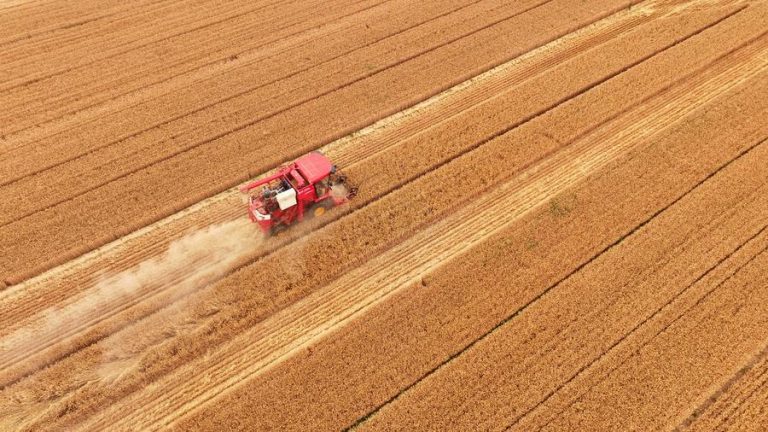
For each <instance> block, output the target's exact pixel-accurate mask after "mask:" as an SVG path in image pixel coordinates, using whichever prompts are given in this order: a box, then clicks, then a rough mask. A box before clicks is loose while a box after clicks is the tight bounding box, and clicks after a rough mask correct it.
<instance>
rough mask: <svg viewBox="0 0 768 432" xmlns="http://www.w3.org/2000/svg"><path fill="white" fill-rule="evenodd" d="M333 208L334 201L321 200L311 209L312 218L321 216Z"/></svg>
mask: <svg viewBox="0 0 768 432" xmlns="http://www.w3.org/2000/svg"><path fill="white" fill-rule="evenodd" d="M331 208H333V202H331V201H330V200H325V201H321V202H319V203H317V204H315V205H314V207H312V208H311V209H310V210H309V215H310V218H316V217H320V216H322V215H324V214H325V212H326V211H328V210H330V209H331Z"/></svg>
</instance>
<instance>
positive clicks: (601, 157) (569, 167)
mask: <svg viewBox="0 0 768 432" xmlns="http://www.w3.org/2000/svg"><path fill="white" fill-rule="evenodd" d="M765 67H766V65H765V64H764V63H760V64H758V65H755V64H749V62H746V64H742V65H739V66H737V67H733V68H731V69H729V70H727V71H726V72H722V71H720V73H719V74H718V75H716V76H715V77H714V78H709V79H708V80H706V81H705V80H703V79H698V80H696V81H697V82H696V84H697V85H690V86H681V87H680V88H678V89H677V91H672V92H670V93H671V94H670V95H668V97H661V98H659V99H660V100H658V101H655V103H653V104H649V105H647V106H642V107H640V109H638V110H635V111H633V112H631V113H630V114H628V115H626V116H625V117H623V118H622V120H623V121H616V122H614V123H613V124H612V125H610V126H609V127H606V128H604V129H602V130H601V131H600V132H599V133H595V134H594V135H591V136H589V137H587V138H585V139H583V140H581V141H580V142H579V143H576V144H573V145H572V147H567V148H566V149H565V150H562V151H561V153H557V154H556V155H554V156H552V157H550V158H548V159H545V160H544V161H543V162H541V164H540V165H537V166H536V167H534V168H532V169H531V170H530V171H527V172H525V173H524V174H522V175H521V176H520V178H519V179H518V180H517V181H512V182H509V183H507V184H505V185H502V186H500V187H499V188H498V189H491V190H492V191H491V192H489V193H488V195H485V196H483V197H481V198H479V199H478V200H477V201H476V202H475V203H473V204H472V205H471V206H467V208H464V209H462V210H460V211H458V212H457V213H455V214H453V215H451V216H449V217H447V218H446V219H444V220H443V221H441V222H440V223H438V224H436V225H434V226H433V227H430V228H427V229H426V230H424V231H422V232H419V233H418V234H417V235H416V236H414V237H413V238H412V239H410V240H408V241H406V242H404V243H401V244H400V245H398V246H396V247H395V248H393V249H392V250H390V251H388V252H386V253H385V254H384V255H382V256H380V257H377V258H374V259H373V260H372V261H371V262H370V263H369V264H366V265H364V266H363V267H360V268H358V269H355V270H354V271H352V272H350V273H348V274H346V275H344V276H343V277H342V278H341V279H340V280H339V282H337V283H334V284H333V288H332V289H327V290H326V289H324V290H323V291H321V292H319V293H318V294H317V295H311V296H310V297H308V298H306V299H305V300H302V301H301V302H300V303H297V304H295V305H294V306H291V307H290V308H288V309H284V310H283V311H281V312H279V313H278V314H276V315H274V316H273V317H271V318H269V319H268V320H267V321H265V323H263V324H261V325H258V326H257V327H255V328H254V329H253V330H251V331H248V332H247V333H244V334H243V335H240V336H238V337H237V338H235V339H233V340H232V341H231V343H228V344H227V346H226V347H225V348H223V349H222V350H220V351H218V352H217V353H216V354H215V356H209V357H207V358H206V359H205V360H204V361H198V362H194V363H190V364H188V365H185V366H184V367H183V368H182V369H179V372H177V373H176V374H174V375H171V376H167V377H165V378H164V379H163V380H161V381H160V382H161V383H162V384H158V385H157V386H155V387H153V389H152V390H150V391H147V393H155V394H154V395H153V396H151V397H148V399H146V400H144V399H143V398H142V399H140V400H137V399H134V398H136V397H137V396H133V395H132V396H130V397H129V399H128V400H125V401H124V404H122V403H121V404H120V405H115V406H113V407H112V408H110V410H109V412H110V413H112V415H114V416H115V417H121V419H122V420H119V421H118V423H116V424H112V423H111V422H112V421H113V420H114V419H113V418H112V417H110V414H106V413H105V415H104V417H103V419H104V420H103V421H106V422H108V423H105V424H112V425H113V426H115V427H117V428H121V427H126V426H130V425H136V424H140V425H142V427H145V428H146V427H149V425H148V424H147V423H141V422H143V421H146V418H145V417H146V416H155V417H156V418H162V416H161V415H160V414H159V413H160V412H173V413H176V414H174V416H178V417H180V416H181V415H183V414H185V413H187V412H189V411H191V410H192V409H194V407H197V406H199V405H200V404H201V403H205V402H207V401H209V400H210V399H211V398H213V397H214V396H215V395H218V394H220V393H222V392H224V391H228V390H231V389H232V388H235V387H236V384H237V383H240V382H242V381H243V380H244V379H246V378H250V377H252V376H254V375H255V374H257V373H260V372H263V371H264V370H265V368H267V367H269V365H271V364H274V362H275V361H277V360H278V359H279V358H283V357H284V356H286V355H288V354H289V353H290V352H292V351H294V350H296V349H298V348H299V347H301V346H304V345H306V344H307V343H308V342H309V341H310V340H313V339H315V338H318V337H322V335H323V334H325V333H326V332H328V331H331V329H333V328H334V327H336V326H338V325H341V323H342V322H344V321H347V320H349V319H351V317H352V316H355V315H358V314H360V313H363V312H364V310H365V308H367V307H370V306H371V305H372V304H375V303H377V302H379V301H381V300H382V299H383V298H384V297H385V296H387V295H389V294H391V293H392V292H394V291H395V290H396V289H397V288H398V287H401V286H403V284H405V283H407V282H410V281H414V280H417V278H418V277H419V276H420V275H421V274H423V273H425V272H428V271H429V270H430V269H431V268H434V267H435V266H437V265H439V264H440V263H441V262H444V261H445V260H447V259H449V258H450V257H453V256H456V255H457V254H460V253H462V252H463V251H466V250H467V249H468V248H469V247H471V245H473V244H475V243H476V242H478V241H481V240H482V239H485V238H487V237H488V236H491V235H493V234H494V233H495V232H497V231H498V230H500V229H502V228H503V227H504V226H506V225H508V224H509V223H512V222H513V221H514V220H516V219H518V218H519V217H520V216H521V215H522V214H525V213H527V212H529V211H531V210H532V209H534V208H536V207H537V206H539V205H541V204H542V203H544V202H546V201H547V199H548V198H549V197H551V196H554V195H556V194H559V193H561V192H562V191H563V190H565V189H566V188H568V187H570V186H572V185H574V184H576V183H578V182H579V181H580V180H581V179H583V178H585V177H586V176H588V175H590V174H591V173H593V172H595V171H597V170H599V169H601V168H604V167H605V166H607V165H608V164H610V163H612V162H613V161H615V160H616V159H617V158H619V157H620V156H621V155H622V154H626V153H627V152H629V151H632V149H633V148H635V146H638V145H640V144H641V143H642V142H643V140H646V139H647V138H649V137H650V136H652V135H654V134H656V133H658V132H659V131H661V130H663V129H665V128H667V127H669V126H670V125H672V124H674V123H675V122H676V121H678V120H679V119H681V118H684V117H685V116H687V115H689V114H690V113H691V112H693V111H694V110H696V109H698V108H699V107H700V106H702V105H705V104H707V103H709V102H711V101H712V100H713V99H715V98H717V97H719V96H720V95H722V94H724V93H727V92H728V91H730V90H731V89H733V88H734V87H736V86H738V85H739V84H740V83H742V82H744V81H746V80H747V79H749V78H751V77H754V76H755V75H756V74H757V73H758V72H760V71H762V70H764V69H765ZM755 69H757V70H755ZM734 80H735V81H739V82H738V83H734ZM702 81H703V82H702ZM729 84H731V85H729ZM691 90H694V91H691ZM670 99H671V100H672V101H674V103H671V102H670ZM637 118H641V119H643V120H641V121H639V122H634V119H637ZM628 123H629V124H628ZM509 209H515V210H514V211H511V212H510V211H509ZM245 341H248V343H244V342H245ZM257 359H258V360H257ZM198 363H205V364H204V365H202V364H198ZM190 374H195V376H200V375H201V374H204V375H205V376H206V380H205V381H206V386H207V387H208V388H207V389H206V391H205V392H202V391H200V390H199V388H195V386H199V385H200V383H199V381H194V382H193V381H190ZM169 380H170V381H172V382H173V383H172V384H171V383H170V382H169ZM190 394H198V396H197V397H196V398H195V399H193V400H191V401H190V400H189V396H190ZM121 405H122V406H131V407H144V408H145V409H141V410H137V411H136V412H135V413H133V414H131V415H126V414H127V413H126V412H123V411H121V410H120V408H119V407H120V406H121ZM142 417H144V418H142ZM178 417H174V418H172V419H163V420H162V423H160V424H156V425H153V426H157V427H163V426H167V425H168V424H169V423H170V422H172V421H173V420H174V419H176V418H178ZM101 426H104V424H100V423H99V422H98V421H97V420H94V422H93V423H90V424H89V427H95V428H99V427H101Z"/></svg>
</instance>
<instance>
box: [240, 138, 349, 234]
mask: <svg viewBox="0 0 768 432" xmlns="http://www.w3.org/2000/svg"><path fill="white" fill-rule="evenodd" d="M259 186H264V187H263V188H262V190H261V193H258V194H253V195H252V194H251V191H253V190H254V189H256V188H257V187H259ZM240 191H241V192H243V193H246V194H249V198H248V217H249V218H250V219H251V221H253V222H255V223H258V224H259V227H260V228H261V230H262V231H263V232H264V233H265V234H267V235H273V234H275V233H278V232H280V231H282V230H284V229H286V228H288V226H290V225H292V224H293V223H296V222H301V221H302V220H304V218H305V217H319V216H322V215H323V214H324V213H325V212H326V210H329V209H331V208H333V207H336V206H338V205H341V204H344V203H346V202H347V201H349V200H350V199H352V198H354V197H355V195H357V188H354V187H349V185H348V184H347V177H346V176H344V175H343V174H341V173H340V172H338V171H337V170H336V165H333V164H332V163H331V161H330V160H329V159H328V158H327V157H325V155H323V154H322V153H320V152H317V151H315V152H312V153H309V154H307V155H305V156H302V157H300V158H299V159H297V160H296V161H295V162H293V163H291V164H288V165H286V166H284V167H282V168H280V169H279V170H278V171H277V172H276V173H275V174H272V175H271V176H269V177H266V178H263V179H261V180H257V181H254V182H252V183H248V184H246V185H244V186H242V187H241V188H240ZM306 215H308V216H306Z"/></svg>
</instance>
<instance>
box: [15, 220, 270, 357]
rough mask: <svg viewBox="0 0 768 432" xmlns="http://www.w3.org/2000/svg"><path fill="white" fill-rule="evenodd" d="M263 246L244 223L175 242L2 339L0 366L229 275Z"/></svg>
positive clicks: (210, 229) (252, 227)
mask: <svg viewBox="0 0 768 432" xmlns="http://www.w3.org/2000/svg"><path fill="white" fill-rule="evenodd" d="M262 241H263V237H262V235H261V234H260V233H259V232H258V229H257V228H256V227H255V225H254V224H252V223H250V222H249V221H248V220H244V219H239V220H235V221H229V222H224V223H221V224H217V225H213V226H209V227H207V228H204V229H201V230H198V231H195V232H192V233H189V234H187V235H185V236H184V237H181V238H179V239H177V240H174V241H173V242H172V243H170V244H169V246H168V248H167V250H166V251H165V252H164V253H163V254H161V255H159V256H157V257H154V258H152V259H149V260H146V261H144V262H142V263H140V264H138V265H136V266H135V267H133V268H131V269H128V270H125V271H122V272H120V273H117V274H106V275H102V276H101V277H100V278H99V279H98V280H97V281H96V283H94V285H93V287H92V288H90V289H87V290H86V291H84V293H83V294H82V295H80V296H78V298H76V299H74V300H72V301H70V302H69V303H68V304H67V305H63V306H54V307H51V308H49V309H46V310H44V311H41V312H40V313H38V314H37V315H38V317H37V319H33V320H31V321H30V322H33V323H34V324H32V325H30V326H26V327H23V328H20V329H17V330H16V331H14V332H12V333H10V334H8V335H6V336H4V337H3V338H2V340H0V348H1V349H0V366H2V365H5V367H7V366H11V365H13V364H14V363H15V362H19V361H24V358H25V357H26V356H28V355H30V354H33V353H35V352H37V351H39V350H40V349H42V348H44V347H45V346H47V345H48V344H50V343H51V342H54V341H57V340H58V339H60V338H62V337H63V338H66V337H68V336H71V335H76V334H78V333H80V332H82V331H83V330H85V329H86V328H87V327H88V326H89V325H90V324H91V323H92V322H93V321H94V320H95V319H98V318H100V317H103V316H104V315H107V314H108V313H109V312H110V311H113V310H117V309H119V308H120V307H122V306H123V305H125V303H126V302H130V301H133V300H138V299H139V298H141V297H142V296H146V295H148V294H152V293H157V292H162V293H163V295H162V296H156V297H153V298H152V299H151V300H149V301H150V302H156V303H159V304H153V306H155V307H162V306H164V305H167V304H170V303H172V302H174V301H176V300H178V299H179V298H181V297H183V296H184V295H186V294H188V293H190V292H192V291H194V290H196V289H199V288H201V287H203V286H205V285H206V284H208V283H210V282H212V281H214V280H216V279H218V278H220V277H221V276H223V275H224V274H226V273H227V272H228V271H230V270H232V269H233V268H234V267H236V266H237V264H238V261H241V260H243V259H244V258H245V257H247V256H248V255H250V254H252V253H254V251H255V250H256V249H257V248H258V247H259V245H260V244H261V242H262ZM117 357H122V356H120V355H117Z"/></svg>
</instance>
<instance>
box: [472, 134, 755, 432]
mask: <svg viewBox="0 0 768 432" xmlns="http://www.w3.org/2000/svg"><path fill="white" fill-rule="evenodd" d="M761 150H762V153H760V151H761ZM766 154H768V153H766V152H765V150H764V148H762V149H757V150H755V153H754V154H750V157H753V158H755V159H752V161H755V162H758V163H759V161H760V159H759V158H762V159H765V155H766ZM745 166H748V164H747V163H742V164H741V166H740V169H741V170H744V167H745ZM729 175H730V176H731V178H738V177H737V176H736V175H734V174H733V173H731V174H729ZM729 180H730V179H729V178H728V177H725V179H722V177H721V180H720V181H721V182H723V184H726V185H727V183H728V181H729ZM753 183H758V184H759V182H753ZM720 189H721V190H722V189H727V186H725V187H723V186H721V187H720ZM765 189H766V186H765V185H763V186H758V187H757V188H756V189H753V190H752V192H751V195H747V196H744V197H743V198H742V201H741V203H740V204H738V205H735V206H734V207H733V208H731V209H729V210H727V211H725V212H723V213H721V214H720V216H718V217H716V218H714V219H712V220H711V221H709V222H708V223H707V224H706V225H702V226H701V227H700V228H699V232H698V233H697V234H696V235H693V236H690V235H689V236H685V237H682V236H681V238H684V241H682V242H680V243H677V244H676V245H675V247H674V248H670V249H668V250H667V252H665V257H664V258H661V259H662V260H661V261H659V262H657V263H656V264H655V265H648V266H647V267H645V266H644V268H643V271H642V272H640V273H637V274H634V275H632V276H631V278H630V279H624V278H622V279H621V280H619V281H617V282H616V287H615V288H613V290H614V291H616V292H619V291H621V292H622V294H621V295H619V294H611V296H615V298H614V299H613V300H612V301H611V302H608V303H606V304H604V305H603V306H600V307H595V308H593V309H590V308H585V311H584V313H583V314H582V317H584V318H581V320H580V321H573V322H572V323H571V324H569V325H568V326H567V327H566V328H564V329H562V330H559V331H558V334H557V336H556V337H551V338H550V339H551V342H550V348H551V349H552V351H553V352H554V351H556V350H557V349H558V347H559V348H560V350H559V352H563V353H564V355H565V356H566V357H565V359H561V361H562V364H569V362H570V364H577V365H578V364H585V365H588V366H584V369H581V370H579V371H578V373H576V374H575V375H573V376H572V378H570V379H567V381H566V378H567V377H568V375H566V376H565V377H564V376H559V377H558V378H554V377H553V378H552V379H556V381H555V382H564V384H562V386H560V387H558V388H557V389H556V390H555V391H553V393H549V394H547V395H546V397H545V398H544V399H543V400H541V401H539V402H537V403H536V405H535V407H534V408H532V409H529V410H527V411H525V412H521V413H520V414H519V415H518V416H517V417H515V419H514V421H513V422H512V424H510V425H508V427H507V430H516V431H527V430H538V429H540V428H542V427H544V425H546V424H547V423H548V422H550V421H552V420H554V419H556V418H557V417H558V416H559V415H560V413H561V412H562V411H563V410H565V409H566V407H567V406H570V404H572V403H574V402H575V401H576V400H577V399H578V397H580V396H581V395H582V394H583V393H584V392H586V391H587V390H588V389H589V388H590V387H592V386H594V385H596V383H598V382H600V381H601V380H602V379H604V378H605V377H606V376H607V375H609V374H610V373H611V372H612V371H613V370H615V369H616V368H617V367H618V366H619V365H620V364H621V363H622V362H624V361H626V360H627V359H629V358H631V357H632V353H633V352H634V351H636V350H638V349H640V348H641V347H642V346H644V345H645V344H647V343H648V342H649V341H651V340H652V339H653V337H654V334H655V333H657V332H659V331H661V329H663V328H664V326H666V325H669V323H671V322H673V321H675V320H676V319H679V317H680V316H682V315H683V314H684V313H686V310H687V309H688V308H690V307H692V305H693V304H695V303H696V302H697V301H699V300H700V299H701V298H702V297H703V296H705V295H706V293H707V292H708V291H709V290H712V289H716V287H717V286H719V284H721V283H722V282H723V281H725V280H727V279H728V278H730V277H731V276H732V275H733V274H734V273H735V272H738V271H739V269H740V268H741V267H743V266H744V265H746V264H747V263H748V262H749V261H751V260H752V259H753V258H754V257H755V256H756V255H758V254H760V253H762V251H763V250H765V248H766V246H768V231H765V229H763V230H762V231H761V230H760V229H761V227H764V226H765V223H766V220H767V219H766V217H765V214H762V215H761V214H759V211H756V209H760V208H761V207H762V201H761V200H764V194H765ZM702 196H705V195H704V194H703V193H701V192H700V193H698V197H702ZM705 202H706V201H705ZM689 203H690V200H689ZM675 214H676V215H677V216H678V217H677V220H678V223H679V220H680V217H679V215H681V214H683V213H682V212H681V211H677V212H676V213H675ZM671 217H672V216H670V218H671ZM667 220H669V219H667ZM655 223H656V225H655V227H654V228H653V231H648V230H646V231H644V233H643V234H642V236H641V237H637V238H634V239H633V240H632V241H631V250H634V251H638V252H635V253H638V254H643V252H642V251H643V250H647V251H650V250H653V249H654V248H657V247H659V243H663V242H660V241H659V239H658V237H657V236H658V234H655V235H654V234H652V233H658V232H659V231H658V229H657V228H658V227H659V226H660V225H659V224H662V222H660V221H656V222H655ZM652 226H653V225H652ZM661 226H663V225H661ZM668 229H672V230H675V228H668ZM680 229H681V228H677V230H680ZM755 232H758V235H757V236H756V237H752V238H750V236H751V235H753V234H754V233H755ZM760 233H762V234H760ZM723 236H725V237H727V238H729V239H733V241H732V242H731V243H728V242H724V241H722V240H719V241H718V240H712V239H713V238H714V239H720V237H723ZM736 239H749V240H748V241H747V242H746V243H744V244H741V245H739V243H737V241H738V240H736ZM696 244H699V246H695V245H696ZM712 244H720V245H724V244H727V245H728V249H727V250H726V249H725V247H724V250H723V251H720V252H719V253H720V254H722V255H717V257H721V256H722V257H723V258H721V259H723V261H721V262H716V259H715V258H713V257H712V256H708V255H707V253H703V252H702V251H704V250H706V249H711V248H712ZM627 247H628V248H630V246H629V244H628V245H627ZM697 248H698V249H697ZM691 249H693V250H694V252H692V251H691ZM707 252H711V251H707ZM625 255H626V253H625ZM630 256H631V255H630ZM614 257H615V258H613V259H617V258H616V257H618V254H616V255H614ZM692 257H694V258H692ZM691 259H694V260H695V261H694V262H696V265H694V266H691V267H687V268H685V270H681V267H680V263H683V264H684V263H686V260H688V262H690V260H691ZM708 261H709V263H708V264H706V265H704V264H703V263H704V262H708ZM610 263H611V261H610V259H607V260H606V261H603V262H602V263H601V264H599V265H600V266H602V267H604V268H610V267H611V264H610ZM596 265H598V264H597V263H596ZM697 266H698V267H700V268H699V269H698V270H696V267H697ZM709 266H714V267H709ZM707 268H709V269H708V270H707ZM599 272H600V271H599V270H595V269H594V268H593V269H592V273H591V274H592V275H594V274H595V273H599ZM587 274H589V273H587ZM691 274H693V275H698V274H701V275H702V276H700V277H699V278H698V279H696V280H695V281H693V282H691V281H690V279H691ZM590 277H591V276H590ZM590 280H592V279H590ZM574 283H577V282H574ZM593 283H595V284H598V283H599V282H593ZM659 285H662V286H665V287H666V288H664V289H662V288H661V287H659ZM630 286H634V288H632V290H631V291H628V287H630ZM631 293H634V294H631ZM638 293H646V294H645V295H643V294H640V297H639V299H642V300H639V299H638V298H637V294H638ZM659 293H662V296H661V297H660V296H659ZM553 295H554V294H553ZM602 295H606V294H601V296H602ZM632 295H634V296H636V298H635V300H634V301H635V302H637V301H640V302H641V303H640V305H637V306H636V307H635V309H636V313H637V314H642V315H641V317H642V316H645V317H646V319H645V320H643V321H642V325H640V326H638V327H635V328H632V325H627V324H626V323H625V324H624V325H625V326H626V327H624V328H625V329H626V330H625V331H628V330H630V329H631V332H629V333H627V334H625V335H623V336H621V333H618V331H617V332H615V334H614V336H611V337H612V338H617V339H616V340H618V341H619V342H616V344H615V345H614V346H612V347H611V349H610V350H608V351H605V352H602V353H600V354H599V356H598V354H597V353H592V354H590V357H587V358H586V359H585V357H584V354H583V353H577V352H572V353H568V347H567V346H565V347H564V344H566V343H567V341H568V340H577V339H578V338H579V337H580V336H579V334H582V335H586V334H597V333H599V331H600V329H601V327H603V328H604V326H602V325H601V324H604V323H605V322H606V321H607V318H606V317H609V316H613V315H610V314H611V313H614V314H615V313H617V312H616V308H617V306H616V303H620V302H625V303H626V302H628V301H629V300H630V299H631V297H632ZM562 298H567V297H562ZM562 298H561V299H558V297H557V296H556V297H550V300H549V303H548V304H557V303H558V302H565V301H567V300H563V299H562ZM600 302H605V300H600V301H595V303H596V304H600ZM643 302H648V303H643ZM665 302H666V303H665ZM545 308H546V306H543V305H540V306H539V309H537V311H540V310H544V309H545ZM611 309H613V312H612V311H611ZM531 313H533V312H531ZM629 319H630V320H637V321H636V322H641V320H640V318H637V317H631V318H629ZM609 322H610V321H609ZM617 325H621V324H619V323H618V322H617ZM608 327H610V326H608ZM518 328H519V327H518ZM603 331H606V330H605V329H604V330H603ZM612 334H613V332H612ZM485 349H488V348H485ZM536 350H537V352H539V353H541V352H546V348H543V347H541V348H536ZM576 351H578V350H576ZM568 354H571V356H570V357H568ZM592 356H595V357H592ZM552 357H553V358H554V356H552ZM589 359H594V361H593V362H592V363H589ZM537 361H538V362H541V361H542V358H541V357H539V356H531V361H530V363H531V364H532V365H531V364H529V367H530V368H528V369H526V371H527V372H526V373H535V372H533V371H531V369H533V368H535V366H540V365H536V364H535V363H536V362H537ZM542 369H544V368H542V367H539V370H542ZM550 381H551V380H550ZM541 397H544V396H541ZM507 421H509V418H507Z"/></svg>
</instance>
